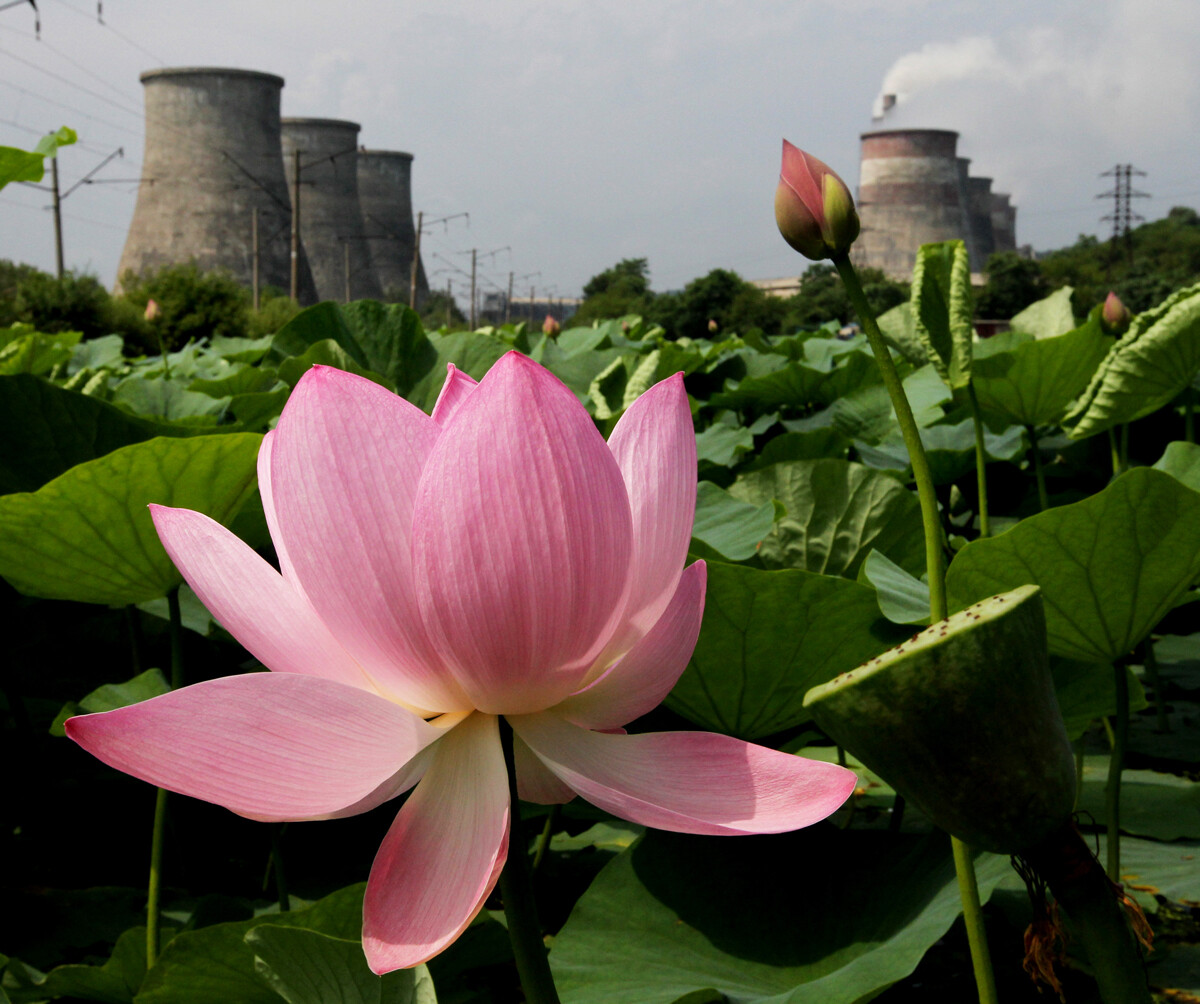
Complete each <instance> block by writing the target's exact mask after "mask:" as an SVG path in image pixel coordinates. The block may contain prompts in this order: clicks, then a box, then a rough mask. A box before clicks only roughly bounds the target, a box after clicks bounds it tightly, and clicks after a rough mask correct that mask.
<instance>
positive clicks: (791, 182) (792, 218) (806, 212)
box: [775, 139, 859, 261]
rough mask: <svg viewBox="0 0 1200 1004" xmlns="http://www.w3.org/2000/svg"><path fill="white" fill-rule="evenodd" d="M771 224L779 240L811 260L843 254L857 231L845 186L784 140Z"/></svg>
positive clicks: (851, 205)
mask: <svg viewBox="0 0 1200 1004" xmlns="http://www.w3.org/2000/svg"><path fill="white" fill-rule="evenodd" d="M775 222H776V223H777V224H778V225H779V232H780V233H781V234H783V239H784V240H785V241H787V242H788V243H789V244H790V245H791V246H792V247H793V248H795V249H796V250H797V251H799V252H800V253H801V254H802V255H804V257H805V258H811V259H813V260H814V261H820V260H821V259H822V258H832V257H834V256H835V255H840V254H844V253H845V252H846V251H848V250H849V249H850V245H851V244H853V243H854V241H855V238H857V237H858V231H859V222H858V213H857V212H855V209H854V199H853V197H852V196H851V195H850V189H848V188H847V187H846V183H845V182H844V181H842V179H841V178H839V177H838V176H837V174H835V173H834V172H833V171H831V170H830V169H829V168H828V167H827V166H826V165H825V164H823V163H822V162H821V161H819V160H817V158H816V157H810V156H809V155H808V154H807V153H805V152H804V151H803V150H800V149H798V148H797V147H794V146H792V144H791V143H789V142H788V141H787V140H786V139H785V140H784V141H783V166H782V168H780V171H779V187H778V188H776V189H775Z"/></svg>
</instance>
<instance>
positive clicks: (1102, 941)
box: [1022, 823, 1152, 1004]
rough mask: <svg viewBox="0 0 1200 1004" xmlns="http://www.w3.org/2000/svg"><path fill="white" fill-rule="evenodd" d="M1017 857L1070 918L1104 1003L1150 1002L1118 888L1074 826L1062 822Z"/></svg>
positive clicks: (1141, 1003)
mask: <svg viewBox="0 0 1200 1004" xmlns="http://www.w3.org/2000/svg"><path fill="white" fill-rule="evenodd" d="M1022 856H1023V857H1024V858H1025V860H1026V861H1028V862H1029V864H1030V865H1032V866H1033V868H1034V869H1035V870H1036V871H1037V873H1038V874H1039V875H1041V876H1042V877H1043V878H1044V879H1045V880H1046V884H1047V885H1048V886H1049V887H1050V891H1051V893H1053V894H1054V898H1055V899H1056V900H1057V901H1058V904H1059V906H1061V907H1062V908H1063V909H1064V910H1065V911H1066V912H1067V916H1068V917H1070V919H1071V929H1072V932H1073V934H1074V935H1075V938H1076V939H1077V941H1078V943H1079V944H1081V945H1082V946H1083V949H1084V951H1085V952H1086V953H1087V957H1088V962H1090V963H1091V966H1092V975H1093V976H1094V977H1095V980H1096V986H1097V988H1098V989H1099V991H1100V999H1101V1000H1102V1001H1104V1004H1150V1001H1151V999H1152V998H1151V996H1150V990H1149V988H1148V987H1147V986H1146V972H1145V968H1144V966H1143V965H1142V960H1141V957H1140V955H1139V954H1138V946H1137V942H1136V941H1135V940H1134V937H1133V934H1132V932H1131V931H1130V928H1129V924H1128V922H1127V921H1126V919H1125V916H1124V913H1123V911H1122V910H1121V905H1120V893H1119V891H1117V890H1114V889H1113V887H1112V884H1111V883H1110V882H1109V881H1108V879H1107V877H1106V876H1105V874H1104V870H1103V869H1102V868H1101V867H1100V862H1099V861H1097V860H1096V858H1095V856H1094V855H1093V854H1092V852H1091V851H1090V850H1089V849H1088V846H1087V843H1086V842H1085V841H1084V839H1083V837H1082V836H1080V833H1079V831H1078V830H1077V829H1075V825H1074V824H1073V823H1068V824H1067V825H1066V826H1064V827H1063V828H1062V829H1061V830H1059V831H1058V832H1057V833H1054V834H1052V835H1051V836H1050V837H1048V838H1047V839H1046V840H1044V841H1042V843H1040V844H1038V845H1037V846H1036V847H1033V848H1031V849H1030V850H1028V851H1026V852H1025V853H1024V854H1023V855H1022Z"/></svg>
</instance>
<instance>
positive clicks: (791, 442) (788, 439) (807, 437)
mask: <svg viewBox="0 0 1200 1004" xmlns="http://www.w3.org/2000/svg"><path fill="white" fill-rule="evenodd" d="M849 445H850V444H849V443H848V442H847V440H846V437H845V436H843V435H842V434H841V433H840V432H838V431H837V429H834V428H833V427H832V426H831V427H828V428H824V429H810V430H809V431H807V432H785V433H784V434H783V435H782V436H776V437H775V438H774V439H772V440H769V441H768V442H767V445H766V446H764V447H763V448H762V450H761V451H760V452H759V454H758V456H756V457H755V458H754V459H753V460H752V461H751V462H750V463H748V464H747V465H746V470H748V471H757V470H760V469H762V468H763V467H770V466H771V465H772V464H779V463H784V462H785V461H788V460H820V459H823V458H825V457H830V458H844V457H845V456H846V448H847V447H848V446H849Z"/></svg>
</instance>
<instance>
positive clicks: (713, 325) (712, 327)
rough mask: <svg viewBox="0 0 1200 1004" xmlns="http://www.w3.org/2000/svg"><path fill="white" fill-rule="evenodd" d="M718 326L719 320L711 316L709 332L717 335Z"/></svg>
mask: <svg viewBox="0 0 1200 1004" xmlns="http://www.w3.org/2000/svg"><path fill="white" fill-rule="evenodd" d="M717 327H718V325H717V322H716V321H714V320H713V319H712V318H711V317H710V318H709V319H708V331H709V334H713V335H715V334H716V333H717Z"/></svg>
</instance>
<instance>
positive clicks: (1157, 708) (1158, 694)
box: [1142, 637, 1171, 732]
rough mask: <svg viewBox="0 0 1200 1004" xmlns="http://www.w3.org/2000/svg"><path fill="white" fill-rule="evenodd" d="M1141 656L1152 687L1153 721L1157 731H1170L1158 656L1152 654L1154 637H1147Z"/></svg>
mask: <svg viewBox="0 0 1200 1004" xmlns="http://www.w3.org/2000/svg"><path fill="white" fill-rule="evenodd" d="M1142 645H1143V646H1144V648H1143V652H1144V655H1143V657H1142V659H1143V664H1144V665H1145V667H1146V675H1147V676H1148V677H1150V686H1151V687H1153V688H1154V722H1155V728H1156V729H1157V730H1158V731H1159V732H1170V731H1171V719H1170V717H1169V716H1168V715H1167V702H1166V701H1164V700H1163V692H1162V677H1160V676H1159V675H1158V656H1157V655H1155V654H1154V639H1153V638H1149V637H1148V638H1147V639H1146V640H1145V641H1144V642H1142Z"/></svg>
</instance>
